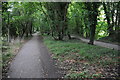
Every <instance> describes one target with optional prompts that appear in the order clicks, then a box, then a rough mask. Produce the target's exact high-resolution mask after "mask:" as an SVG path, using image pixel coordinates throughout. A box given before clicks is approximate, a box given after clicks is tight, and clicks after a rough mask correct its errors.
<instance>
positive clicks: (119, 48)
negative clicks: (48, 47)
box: [71, 35, 120, 50]
mask: <svg viewBox="0 0 120 80" xmlns="http://www.w3.org/2000/svg"><path fill="white" fill-rule="evenodd" d="M71 37H76V38H78V39H80V40H82V41H84V42H87V43H88V42H89V39H85V38H82V37H79V36H76V35H72V36H71ZM94 45H97V46H101V47H106V48H110V49H115V50H120V46H119V45H116V44H111V43H105V42H101V41H96V40H95V41H94Z"/></svg>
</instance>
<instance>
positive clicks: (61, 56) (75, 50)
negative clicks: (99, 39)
mask: <svg viewBox="0 0 120 80" xmlns="http://www.w3.org/2000/svg"><path fill="white" fill-rule="evenodd" d="M44 42H45V44H46V45H47V47H48V48H49V50H50V52H51V53H52V57H53V59H57V60H58V61H59V62H62V63H64V62H65V61H66V62H68V65H66V66H65V65H63V67H68V66H71V64H73V65H74V64H77V63H78V64H83V65H82V66H81V67H84V66H85V67H86V65H87V64H88V65H89V66H88V67H91V66H94V65H95V66H97V68H98V67H100V68H104V67H106V66H111V65H112V67H113V66H114V65H117V63H118V59H119V57H118V53H119V52H118V51H117V50H112V49H108V48H103V47H100V46H95V45H89V44H87V43H83V42H82V41H80V40H66V41H55V40H53V39H52V38H51V37H45V38H44ZM66 62H65V64H67V63H66ZM70 63H71V64H70ZM73 68H75V66H73ZM70 69H71V68H70ZM82 70H83V68H82ZM69 71H70V72H69V73H66V75H65V77H70V78H74V77H75V78H77V77H88V76H89V77H90V76H91V77H101V74H98V73H95V72H93V73H92V74H91V75H89V74H87V75H85V73H84V76H83V75H82V73H83V72H84V70H83V71H81V72H80V73H77V72H78V71H79V70H78V71H77V72H75V73H74V71H75V70H72V71H71V70H69Z"/></svg>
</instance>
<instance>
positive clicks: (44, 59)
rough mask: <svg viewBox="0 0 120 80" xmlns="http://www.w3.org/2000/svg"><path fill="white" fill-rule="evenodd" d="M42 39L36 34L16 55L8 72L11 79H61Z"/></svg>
mask: <svg viewBox="0 0 120 80" xmlns="http://www.w3.org/2000/svg"><path fill="white" fill-rule="evenodd" d="M60 76H61V75H60V74H59V73H58V71H57V68H56V67H55V66H54V62H53V60H52V59H51V57H50V54H49V52H48V50H47V48H46V47H45V45H44V44H43V41H42V37H40V36H38V35H37V34H34V36H33V38H32V39H31V40H29V41H28V42H27V43H25V44H24V46H23V47H22V48H21V50H20V51H19V53H18V54H17V55H16V57H15V58H14V60H13V61H12V63H11V64H10V69H9V71H8V77H9V78H59V77H60Z"/></svg>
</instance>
